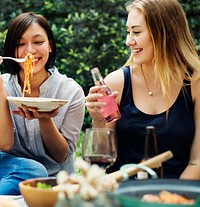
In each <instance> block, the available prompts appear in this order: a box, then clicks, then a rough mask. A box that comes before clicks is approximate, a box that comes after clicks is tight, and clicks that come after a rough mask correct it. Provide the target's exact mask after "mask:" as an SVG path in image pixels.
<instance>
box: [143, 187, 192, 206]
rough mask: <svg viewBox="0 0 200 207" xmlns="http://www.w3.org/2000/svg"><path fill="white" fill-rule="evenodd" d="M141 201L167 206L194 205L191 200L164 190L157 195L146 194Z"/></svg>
mask: <svg viewBox="0 0 200 207" xmlns="http://www.w3.org/2000/svg"><path fill="white" fill-rule="evenodd" d="M142 201H145V202H154V203H168V204H194V200H193V199H189V198H186V197H184V196H182V195H178V194H176V193H170V192H169V191H165V190H163V191H161V192H160V193H159V194H158V195H154V194H146V195H144V196H143V197H142Z"/></svg>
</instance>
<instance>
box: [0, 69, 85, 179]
mask: <svg viewBox="0 0 200 207" xmlns="http://www.w3.org/2000/svg"><path fill="white" fill-rule="evenodd" d="M49 71H50V72H51V76H50V77H49V78H48V79H47V80H46V81H45V82H44V83H43V84H42V85H41V86H40V97H46V98H57V99H67V100H68V103H67V104H65V105H64V106H62V107H61V108H60V109H59V113H58V115H57V116H56V117H54V118H53V121H54V123H55V125H56V127H57V128H58V129H59V131H60V133H62V135H63V136H64V137H65V138H66V140H67V142H68V145H69V155H68V156H67V159H66V161H65V162H64V163H62V164H59V163H57V162H56V161H55V160H53V159H52V158H51V157H50V156H49V155H48V153H47V152H46V151H45V147H44V145H43V141H42V137H41V133H40V128H39V123H38V120H37V119H34V120H27V119H24V118H22V117H21V116H17V115H12V118H13V122H14V127H15V144H14V147H13V148H12V149H11V150H10V151H9V153H11V154H14V155H16V156H22V157H26V158H30V159H34V160H37V161H39V162H40V163H42V164H43V165H44V166H45V167H46V169H47V170H48V173H49V175H50V176H55V175H56V174H57V173H58V172H59V171H60V170H63V169H64V170H67V171H68V172H69V173H72V172H74V170H75V169H74V161H73V160H74V156H73V155H74V151H75V149H76V143H77V139H78V138H79V135H80V131H81V128H82V124H83V119H84V112H85V105H84V92H83V90H82V88H81V86H80V85H79V84H78V83H76V82H75V81H74V80H73V79H71V78H68V77H67V76H66V75H62V74H60V73H59V72H58V70H57V69H56V68H51V69H50V70H49ZM2 78H3V80H4V84H5V87H6V91H7V96H17V97H21V96H22V91H21V87H20V85H19V84H18V77H17V75H10V74H3V75H2ZM9 106H10V109H11V110H16V109H17V108H16V106H15V105H13V104H12V103H9Z"/></svg>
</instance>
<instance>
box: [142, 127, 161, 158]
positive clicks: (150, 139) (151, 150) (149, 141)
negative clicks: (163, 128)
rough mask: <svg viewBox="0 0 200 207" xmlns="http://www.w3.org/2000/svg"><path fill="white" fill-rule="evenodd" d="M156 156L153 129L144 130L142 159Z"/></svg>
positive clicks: (155, 140)
mask: <svg viewBox="0 0 200 207" xmlns="http://www.w3.org/2000/svg"><path fill="white" fill-rule="evenodd" d="M157 154H158V150H157V137H156V133H155V128H153V127H152V128H147V129H146V140H145V149H144V159H145V160H147V159H149V158H151V157H154V156H156V155H157Z"/></svg>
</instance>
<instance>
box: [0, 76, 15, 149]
mask: <svg viewBox="0 0 200 207" xmlns="http://www.w3.org/2000/svg"><path fill="white" fill-rule="evenodd" d="M6 97H7V95H6V90H5V87H4V84H3V80H2V78H1V77H0V149H1V150H3V151H7V150H10V149H11V148H12V146H13V144H14V128H13V122H12V118H11V114H10V110H9V106H8V101H7V99H6Z"/></svg>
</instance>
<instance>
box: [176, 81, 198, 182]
mask: <svg viewBox="0 0 200 207" xmlns="http://www.w3.org/2000/svg"><path fill="white" fill-rule="evenodd" d="M192 96H193V100H194V122H195V135H194V140H193V143H192V147H191V152H190V161H189V163H188V166H187V167H186V169H185V170H184V172H183V173H182V175H181V177H180V178H181V179H198V180H199V179H200V81H199V82H198V83H197V84H196V85H195V86H193V87H192ZM183 153H184V152H183Z"/></svg>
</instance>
